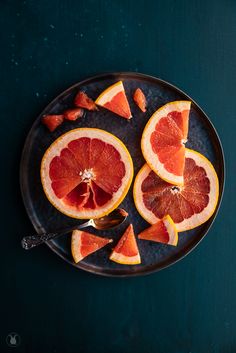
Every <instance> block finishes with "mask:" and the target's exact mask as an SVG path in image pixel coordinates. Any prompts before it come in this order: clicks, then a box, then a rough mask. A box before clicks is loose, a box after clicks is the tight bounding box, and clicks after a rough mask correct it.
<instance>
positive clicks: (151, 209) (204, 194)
mask: <svg viewBox="0 0 236 353" xmlns="http://www.w3.org/2000/svg"><path fill="white" fill-rule="evenodd" d="M133 194H134V201H135V205H136V208H137V210H138V212H139V213H140V215H141V216H142V217H143V218H144V219H145V220H146V221H147V222H149V223H151V224H155V223H157V222H158V221H159V219H162V218H163V217H164V216H165V215H167V214H168V215H170V217H171V218H172V219H173V221H174V223H175V225H176V228H177V231H178V232H182V231H186V230H189V229H192V228H195V227H197V226H199V225H201V224H202V223H204V222H206V221H207V220H208V219H209V218H210V217H211V216H212V214H213V213H214V211H215V209H216V206H217V202H218V197H219V182H218V177H217V174H216V172H215V169H214V167H213V166H212V164H211V163H210V161H209V160H208V159H207V158H206V157H204V156H203V155H201V154H200V153H198V152H196V151H193V150H190V149H187V148H186V161H185V169H184V185H183V186H176V185H173V184H170V183H168V182H166V181H165V180H163V179H161V178H160V177H159V176H158V175H157V174H155V173H154V172H153V170H151V168H150V167H149V166H148V164H145V165H144V166H143V167H142V168H141V169H140V171H139V173H138V174H137V176H136V179H135V182H134V190H133Z"/></svg>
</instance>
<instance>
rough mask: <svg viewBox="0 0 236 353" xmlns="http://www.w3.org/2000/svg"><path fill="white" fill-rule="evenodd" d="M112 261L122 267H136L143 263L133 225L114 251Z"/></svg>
mask: <svg viewBox="0 0 236 353" xmlns="http://www.w3.org/2000/svg"><path fill="white" fill-rule="evenodd" d="M110 260H112V261H114V262H117V263H120V264H122V265H136V264H140V263H141V259H140V254H139V250H138V246H137V242H136V239H135V235H134V229H133V226H132V224H130V225H129V226H128V228H127V229H126V231H125V233H124V234H123V235H122V237H121V238H120V240H119V242H118V244H117V245H116V247H115V248H114V250H113V251H112V254H111V256H110Z"/></svg>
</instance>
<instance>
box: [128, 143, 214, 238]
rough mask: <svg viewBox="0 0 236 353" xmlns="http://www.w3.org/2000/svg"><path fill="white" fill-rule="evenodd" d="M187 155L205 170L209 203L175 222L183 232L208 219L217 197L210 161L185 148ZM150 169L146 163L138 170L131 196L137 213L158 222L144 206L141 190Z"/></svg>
mask: <svg viewBox="0 0 236 353" xmlns="http://www.w3.org/2000/svg"><path fill="white" fill-rule="evenodd" d="M188 157H189V158H192V159H193V160H194V161H195V163H196V164H197V165H198V166H200V167H203V168H204V169H205V171H206V174H207V177H208V179H209V181H210V193H209V203H208V205H207V207H205V208H204V210H203V211H202V212H201V213H199V214H194V215H193V216H192V217H190V218H188V219H185V220H183V221H182V222H180V223H175V226H176V229H177V231H178V232H184V231H187V230H190V229H193V228H196V227H198V226H200V225H201V224H203V223H205V222H206V221H208V219H210V218H211V216H212V215H213V213H214V212H215V209H216V206H217V203H218V198H219V181H218V176H217V174H216V171H215V169H214V167H213V165H212V164H211V162H210V161H209V160H208V159H207V158H206V157H204V156H203V155H202V154H201V153H199V152H196V151H194V150H191V149H189V148H186V158H188ZM150 171H151V168H150V167H149V166H148V164H144V166H143V167H142V168H141V169H140V170H139V172H138V174H137V176H136V178H135V181H134V188H133V197H134V203H135V206H136V209H137V211H138V212H139V214H140V215H141V216H142V217H143V218H144V219H145V220H146V221H147V222H148V223H150V224H155V223H156V222H158V220H159V218H157V217H156V216H155V215H154V214H153V213H152V212H151V211H150V210H148V209H147V208H146V206H145V204H144V202H143V198H142V190H141V185H142V182H143V180H144V179H145V178H146V177H147V176H148V174H149V173H150Z"/></svg>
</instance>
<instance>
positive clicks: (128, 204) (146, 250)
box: [21, 73, 224, 276]
mask: <svg viewBox="0 0 236 353" xmlns="http://www.w3.org/2000/svg"><path fill="white" fill-rule="evenodd" d="M118 80H122V81H123V82H124V86H125V89H126V93H127V97H128V99H129V103H130V106H131V111H132V115H133V118H132V119H131V121H127V120H125V119H122V118H120V117H118V116H116V115H114V114H112V113H111V112H109V111H107V110H105V109H100V110H99V111H98V112H88V111H87V112H86V113H85V116H84V117H83V118H82V119H79V120H77V121H76V122H71V123H69V122H66V123H64V124H62V125H61V126H60V127H59V128H58V129H57V130H56V131H55V132H53V133H49V132H48V131H47V130H46V128H45V126H43V125H42V124H41V117H42V115H43V114H45V113H55V114H57V113H62V112H63V110H64V109H66V108H69V107H72V106H73V98H74V96H75V94H76V92H77V91H78V89H82V90H84V91H86V92H87V93H88V94H89V96H91V97H92V98H94V99H96V97H97V96H98V95H99V94H100V93H101V92H102V91H103V90H104V89H105V88H107V87H108V86H109V85H111V84H112V83H114V82H116V81H118ZM137 87H140V88H141V89H142V90H143V92H144V93H145V95H146V98H147V106H148V109H147V112H146V113H145V114H144V113H142V112H141V111H140V110H139V108H138V107H137V106H136V105H135V104H134V102H133V99H132V94H133V92H134V90H135V89H136V88H137ZM182 99H183V100H184V99H188V97H186V95H185V94H184V93H182V92H181V91H180V90H178V89H176V88H175V87H173V86H171V85H169V84H167V83H165V82H163V81H161V80H158V79H155V78H151V77H148V76H144V75H138V74H128V73H127V74H125V73H124V74H121V73H120V74H110V75H107V74H105V75H104V76H100V77H96V78H94V79H88V80H87V81H85V82H82V84H77V85H75V86H73V87H72V88H70V89H68V90H67V91H66V92H64V93H62V94H61V95H60V96H59V97H58V98H56V99H55V100H54V101H53V102H52V103H51V104H50V105H49V106H48V107H47V108H46V109H45V110H44V111H43V112H42V114H41V115H40V116H39V117H38V119H37V120H36V122H35V123H34V125H33V127H32V129H31V131H30V134H29V136H28V138H27V141H26V145H25V148H24V153H23V156H22V163H21V185H22V194H23V196H24V201H25V204H26V208H27V211H28V214H29V216H30V218H31V221H32V223H33V224H34V226H35V228H36V230H37V231H38V232H43V231H55V230H57V229H58V230H59V229H62V228H64V227H65V226H66V225H71V224H76V223H79V222H80V221H78V220H74V219H71V218H69V217H67V216H64V215H63V214H61V213H60V212H58V211H57V210H56V209H55V208H54V207H53V206H51V205H50V203H49V202H48V200H47V199H46V197H45V195H44V192H43V190H42V186H41V182H40V174H39V171H40V162H41V159H42V156H43V154H44V152H45V150H46V149H47V147H48V146H49V145H50V144H51V143H52V142H53V141H54V140H55V139H56V138H57V137H58V136H60V135H61V134H63V133H64V132H66V131H69V130H70V129H73V128H77V127H96V128H100V129H104V130H106V131H109V132H111V133H113V134H114V135H116V136H117V137H119V138H120V139H121V140H122V141H123V142H124V143H125V145H126V146H127V148H128V150H129V151H130V154H131V156H132V159H133V163H134V177H135V175H136V173H137V172H138V170H139V169H140V168H141V166H142V165H143V164H144V163H145V161H144V159H143V156H142V153H141V149H140V139H141V135H142V131H143V128H144V126H145V124H146V123H147V121H148V119H149V118H150V116H151V115H152V114H153V112H154V111H155V110H156V109H157V108H159V107H160V106H162V105H163V104H165V103H167V102H170V101H174V100H182ZM187 147H189V148H192V149H195V150H197V151H199V152H201V153H203V154H204V155H205V156H206V157H207V158H208V159H210V161H211V162H212V163H213V165H214V166H215V168H216V171H217V174H218V176H219V181H220V190H221V191H222V187H223V181H224V175H223V171H224V165H223V156H222V151H221V146H220V142H219V140H218V137H217V135H216V133H215V131H214V128H213V127H212V125H211V124H210V122H209V121H208V118H207V117H206V115H205V114H204V113H203V112H202V111H201V110H200V109H199V108H198V107H197V106H196V104H195V103H192V105H191V113H190V126H189V140H188V143H187ZM132 190H133V184H132V185H131V188H130V190H129V193H128V195H127V197H126V198H125V200H124V201H123V202H122V204H121V207H123V208H125V209H126V210H127V211H128V212H129V217H128V219H127V221H126V222H125V223H124V224H122V225H121V226H120V227H118V228H116V229H115V230H112V231H111V230H109V231H97V230H92V229H91V231H92V232H93V233H95V234H98V235H99V234H100V235H102V236H107V237H112V238H113V239H114V242H113V243H112V244H109V245H108V246H106V247H105V248H103V249H102V250H100V251H98V252H96V253H94V254H92V255H91V256H88V257H87V258H85V259H84V260H83V261H82V262H80V263H79V264H77V265H76V266H77V267H79V268H82V269H85V270H88V271H91V272H94V273H99V274H106V275H115V276H119V275H133V274H135V275H136V274H143V273H148V272H151V271H154V270H157V269H161V268H163V267H166V266H168V265H170V264H171V263H174V262H175V261H176V260H178V259H180V258H181V257H183V256H184V255H186V254H187V253H188V252H189V251H190V250H191V249H192V248H193V247H194V246H195V245H196V244H197V243H198V242H199V241H200V240H201V239H202V237H203V236H204V235H205V233H206V232H207V230H208V228H209V226H210V225H211V223H212V221H213V218H214V217H212V218H211V219H210V220H209V221H208V222H206V223H205V224H204V225H202V226H200V227H197V228H195V229H193V230H191V231H188V232H183V233H180V235H179V243H178V246H177V247H172V246H168V245H163V244H157V243H153V242H148V241H142V240H138V246H139V249H140V253H141V259H142V264H140V265H135V266H124V265H120V264H116V263H114V262H112V261H110V260H109V254H110V252H111V248H112V247H113V246H114V244H116V242H117V241H118V239H119V238H120V236H121V235H122V233H123V232H124V230H125V228H126V227H127V225H128V224H129V222H131V223H132V224H133V225H134V230H135V233H136V234H138V233H139V232H141V231H142V230H143V229H145V228H146V227H147V226H148V223H147V222H146V221H144V220H143V219H142V217H141V216H140V215H139V214H138V212H137V210H136V208H135V206H134V202H133V195H132ZM220 195H221V193H220ZM48 245H49V246H50V247H51V248H52V249H53V250H54V251H55V252H56V253H58V254H59V255H60V256H61V257H63V258H64V259H66V260H67V261H68V262H70V263H72V264H73V260H72V258H71V252H70V235H66V236H63V237H60V238H58V239H56V240H54V241H51V242H49V243H48Z"/></svg>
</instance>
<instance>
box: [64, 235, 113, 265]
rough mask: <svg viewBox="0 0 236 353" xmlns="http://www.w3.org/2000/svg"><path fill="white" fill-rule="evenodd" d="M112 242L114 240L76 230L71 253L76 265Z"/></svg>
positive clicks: (72, 238) (72, 239)
mask: <svg viewBox="0 0 236 353" xmlns="http://www.w3.org/2000/svg"><path fill="white" fill-rule="evenodd" d="M112 241H113V240H112V239H107V238H101V237H98V236H96V235H94V234H91V233H88V232H83V231H80V230H74V231H73V233H72V237H71V253H72V256H73V259H74V261H75V263H78V262H79V261H81V260H83V259H84V258H85V257H86V256H88V255H90V254H92V253H94V252H95V251H97V250H99V249H101V248H103V247H104V246H105V245H107V244H108V243H111V242H112Z"/></svg>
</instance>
